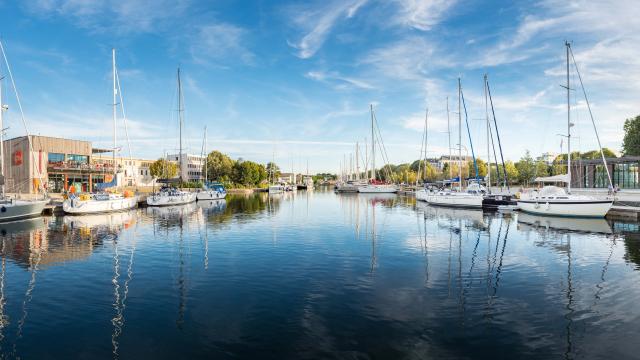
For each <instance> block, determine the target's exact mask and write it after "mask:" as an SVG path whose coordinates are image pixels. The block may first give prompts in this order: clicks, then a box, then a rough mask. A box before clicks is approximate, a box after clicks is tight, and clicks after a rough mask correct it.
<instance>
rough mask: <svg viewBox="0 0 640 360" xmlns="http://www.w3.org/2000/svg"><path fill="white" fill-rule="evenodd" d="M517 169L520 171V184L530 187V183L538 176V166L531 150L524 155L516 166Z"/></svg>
mask: <svg viewBox="0 0 640 360" xmlns="http://www.w3.org/2000/svg"><path fill="white" fill-rule="evenodd" d="M515 167H516V169H517V170H518V182H519V183H520V184H522V185H529V182H531V180H533V178H534V176H536V164H535V162H534V161H533V158H532V157H531V153H529V150H527V151H526V152H525V153H524V156H523V157H522V158H521V159H520V161H518V162H517V163H516V164H515ZM507 174H508V169H507Z"/></svg>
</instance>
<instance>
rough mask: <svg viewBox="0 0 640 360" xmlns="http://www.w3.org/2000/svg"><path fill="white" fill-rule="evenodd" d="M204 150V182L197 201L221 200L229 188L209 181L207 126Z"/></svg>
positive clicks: (205, 128) (197, 194) (203, 144)
mask: <svg viewBox="0 0 640 360" xmlns="http://www.w3.org/2000/svg"><path fill="white" fill-rule="evenodd" d="M202 149H203V150H202V151H203V153H204V183H203V184H202V189H200V190H199V191H198V192H197V193H196V200H197V201H205V200H219V199H224V198H225V197H226V196H227V190H226V189H225V188H224V185H222V184H221V183H218V182H213V183H210V182H209V176H208V174H207V173H208V172H209V171H208V170H209V169H208V166H207V165H208V159H209V156H208V154H207V127H206V126H205V127H204V140H203V143H202Z"/></svg>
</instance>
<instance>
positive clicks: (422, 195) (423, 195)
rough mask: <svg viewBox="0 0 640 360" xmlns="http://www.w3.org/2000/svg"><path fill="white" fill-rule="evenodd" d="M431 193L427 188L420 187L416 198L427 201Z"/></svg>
mask: <svg viewBox="0 0 640 360" xmlns="http://www.w3.org/2000/svg"><path fill="white" fill-rule="evenodd" d="M429 195H431V193H429V192H427V190H425V189H420V190H417V191H416V200H418V201H427V199H428V198H429Z"/></svg>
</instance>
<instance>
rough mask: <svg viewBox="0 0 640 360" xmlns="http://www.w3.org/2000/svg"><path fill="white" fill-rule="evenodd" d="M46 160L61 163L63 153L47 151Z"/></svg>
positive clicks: (51, 162)
mask: <svg viewBox="0 0 640 360" xmlns="http://www.w3.org/2000/svg"><path fill="white" fill-rule="evenodd" d="M48 161H49V164H55V163H62V162H64V154H59V153H49V155H48Z"/></svg>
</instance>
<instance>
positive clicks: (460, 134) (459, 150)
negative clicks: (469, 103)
mask: <svg viewBox="0 0 640 360" xmlns="http://www.w3.org/2000/svg"><path fill="white" fill-rule="evenodd" d="M461 106H462V84H461V82H460V78H458V180H460V191H462V108H461Z"/></svg>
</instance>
